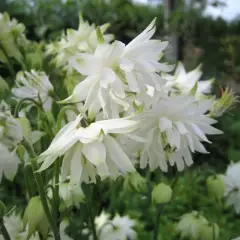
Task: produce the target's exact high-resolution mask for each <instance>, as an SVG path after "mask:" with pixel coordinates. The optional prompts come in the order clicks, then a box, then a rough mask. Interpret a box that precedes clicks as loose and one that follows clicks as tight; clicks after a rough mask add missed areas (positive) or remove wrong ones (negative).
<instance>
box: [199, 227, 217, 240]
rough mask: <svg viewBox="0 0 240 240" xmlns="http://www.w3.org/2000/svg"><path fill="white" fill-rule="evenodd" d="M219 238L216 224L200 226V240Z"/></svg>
mask: <svg viewBox="0 0 240 240" xmlns="http://www.w3.org/2000/svg"><path fill="white" fill-rule="evenodd" d="M218 237H219V227H218V225H217V224H216V223H214V224H211V223H206V224H203V225H202V226H201V234H200V238H199V239H200V240H216V239H218Z"/></svg>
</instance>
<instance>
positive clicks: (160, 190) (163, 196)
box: [152, 183, 172, 204]
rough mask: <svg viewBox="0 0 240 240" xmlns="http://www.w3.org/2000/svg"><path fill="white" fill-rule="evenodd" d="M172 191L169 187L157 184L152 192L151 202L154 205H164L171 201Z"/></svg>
mask: <svg viewBox="0 0 240 240" xmlns="http://www.w3.org/2000/svg"><path fill="white" fill-rule="evenodd" d="M171 197H172V189H171V187H170V186H168V185H166V184H164V183H159V184H158V185H156V186H155V187H154V188H153V190H152V201H153V202H154V203H156V204H166V203H168V202H169V201H170V200H171Z"/></svg>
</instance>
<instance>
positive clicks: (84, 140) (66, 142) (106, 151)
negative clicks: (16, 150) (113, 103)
mask: <svg viewBox="0 0 240 240" xmlns="http://www.w3.org/2000/svg"><path fill="white" fill-rule="evenodd" d="M80 121H81V116H78V117H77V119H76V120H75V121H72V122H70V123H68V124H67V125H66V126H65V127H64V128H62V129H61V130H60V132H59V133H58V134H57V135H56V137H55V138H54V139H53V141H52V143H51V145H50V147H49V148H48V149H47V150H46V151H45V152H43V153H42V154H41V155H40V156H39V161H42V162H43V164H42V166H41V168H40V171H42V170H44V169H46V168H48V167H49V166H50V165H51V164H52V163H53V162H54V160H55V159H56V158H57V157H59V156H62V155H64V158H63V164H62V176H63V179H65V178H66V177H67V176H69V175H70V176H71V182H72V183H77V184H78V183H79V182H82V181H84V182H86V183H89V182H96V175H99V176H100V177H101V178H102V179H104V178H106V177H112V178H116V177H117V176H118V175H119V174H125V173H126V172H132V171H135V169H134V167H133V165H132V163H131V161H130V159H129V158H128V156H127V155H126V153H125V152H124V151H123V150H122V148H121V146H120V144H119V143H118V142H117V141H116V140H115V138H114V137H113V136H111V135H110V134H123V133H127V132H131V131H133V130H135V129H136V128H137V122H135V121H131V120H127V119H112V120H105V121H98V122H95V123H92V124H91V125H90V126H89V127H86V128H83V127H80Z"/></svg>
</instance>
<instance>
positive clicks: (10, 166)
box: [0, 143, 19, 182]
mask: <svg viewBox="0 0 240 240" xmlns="http://www.w3.org/2000/svg"><path fill="white" fill-rule="evenodd" d="M0 153H1V155H0V182H1V180H2V177H3V175H4V176H5V177H6V178H7V179H8V180H9V181H13V179H14V177H15V175H16V173H17V170H18V164H19V158H18V156H17V154H16V149H14V150H13V151H11V152H10V151H9V150H8V148H7V147H6V146H4V145H3V144H1V143H0Z"/></svg>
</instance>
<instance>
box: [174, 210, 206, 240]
mask: <svg viewBox="0 0 240 240" xmlns="http://www.w3.org/2000/svg"><path fill="white" fill-rule="evenodd" d="M205 224H209V223H208V221H207V219H205V218H204V217H203V216H202V215H200V214H199V213H198V212H196V211H193V212H191V213H186V214H184V215H183V216H182V217H181V220H180V221H179V223H178V225H177V228H176V231H177V233H178V234H180V236H181V239H182V238H189V239H193V240H198V239H200V236H201V231H202V226H203V225H205Z"/></svg>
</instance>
